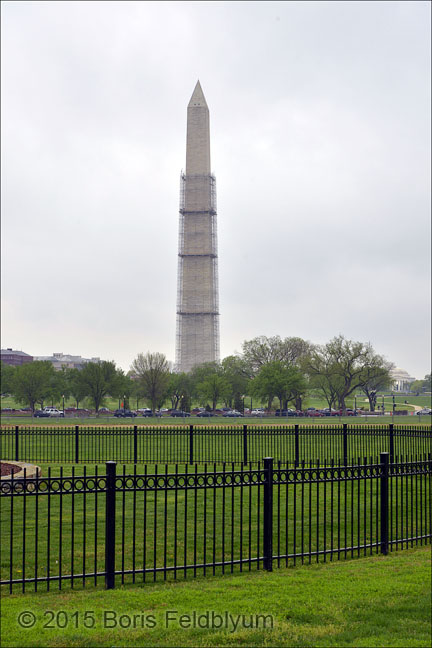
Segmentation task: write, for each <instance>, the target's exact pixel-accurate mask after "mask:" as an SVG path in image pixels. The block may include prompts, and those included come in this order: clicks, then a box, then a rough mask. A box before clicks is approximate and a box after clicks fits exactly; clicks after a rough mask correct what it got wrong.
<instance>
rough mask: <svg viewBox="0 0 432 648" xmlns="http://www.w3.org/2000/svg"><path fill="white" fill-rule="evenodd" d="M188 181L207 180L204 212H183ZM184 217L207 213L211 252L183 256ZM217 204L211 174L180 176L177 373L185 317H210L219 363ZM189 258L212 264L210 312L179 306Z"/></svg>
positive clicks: (214, 349) (214, 181)
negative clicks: (194, 257) (208, 259)
mask: <svg viewBox="0 0 432 648" xmlns="http://www.w3.org/2000/svg"><path fill="white" fill-rule="evenodd" d="M188 178H191V180H192V181H193V179H194V178H206V179H208V186H209V202H208V206H209V209H208V210H199V211H193V210H186V204H185V202H186V183H187V180H188ZM188 214H190V215H196V214H204V215H205V214H208V215H209V216H210V219H211V220H210V224H211V225H210V227H211V251H210V253H208V252H206V253H203V254H196V255H194V254H186V253H185V240H184V237H185V218H187V216H188ZM217 249H218V248H217V204H216V178H215V176H214V175H212V174H209V175H206V176H202V175H199V176H198V175H195V176H186V175H185V174H184V173H183V171H182V172H181V174H180V204H179V239H178V270H177V318H176V319H177V321H176V359H175V370H176V371H179V368H180V366H181V363H182V358H183V356H182V339H183V326H182V324H183V322H184V321H185V319H187V318H193V317H195V318H196V317H199V316H202V315H206V316H208V315H210V316H211V328H212V329H213V335H212V338H213V344H214V348H213V356H214V358H215V360H216V361H219V353H220V349H219V282H218V259H217ZM191 256H209V257H211V261H212V276H213V282H212V291H211V292H212V294H211V304H210V309H209V308H208V305H207V304H201V307H200V304H198V303H196V302H195V307H194V311H193V312H186V311H185V310H184V307H183V294H184V259H185V257H191Z"/></svg>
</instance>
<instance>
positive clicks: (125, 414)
mask: <svg viewBox="0 0 432 648" xmlns="http://www.w3.org/2000/svg"><path fill="white" fill-rule="evenodd" d="M114 416H115V417H117V418H126V417H128V416H129V417H130V418H134V417H135V416H136V412H132V410H124V409H117V410H116V411H115V412H114Z"/></svg>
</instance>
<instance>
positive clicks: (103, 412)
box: [99, 407, 111, 414]
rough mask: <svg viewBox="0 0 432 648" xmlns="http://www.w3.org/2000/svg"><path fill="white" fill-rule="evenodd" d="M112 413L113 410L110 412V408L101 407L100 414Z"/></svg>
mask: <svg viewBox="0 0 432 648" xmlns="http://www.w3.org/2000/svg"><path fill="white" fill-rule="evenodd" d="M110 412H111V410H109V409H108V407H99V414H108V413H110Z"/></svg>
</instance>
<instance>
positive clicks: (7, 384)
mask: <svg viewBox="0 0 432 648" xmlns="http://www.w3.org/2000/svg"><path fill="white" fill-rule="evenodd" d="M0 375H1V388H0V390H1V394H2V396H3V394H10V393H11V391H12V384H13V378H14V375H15V367H12V366H11V365H8V364H6V363H5V362H2V363H1V374H0Z"/></svg>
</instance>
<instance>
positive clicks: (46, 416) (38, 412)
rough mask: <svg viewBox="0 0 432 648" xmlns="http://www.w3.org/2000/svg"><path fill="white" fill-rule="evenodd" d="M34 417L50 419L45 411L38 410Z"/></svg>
mask: <svg viewBox="0 0 432 648" xmlns="http://www.w3.org/2000/svg"><path fill="white" fill-rule="evenodd" d="M34 415H35V416H36V417H37V418H49V413H48V412H45V411H44V410H36V411H35V413H34Z"/></svg>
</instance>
